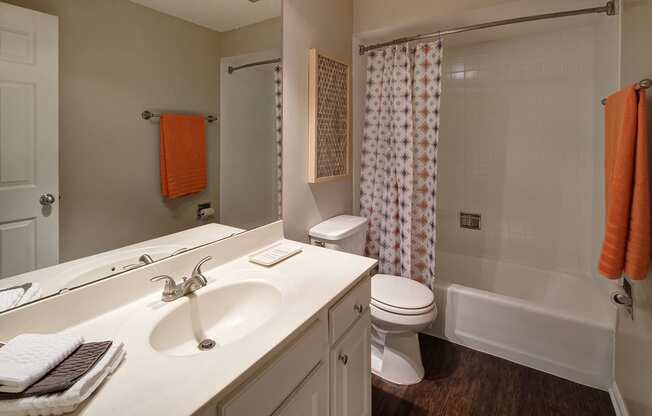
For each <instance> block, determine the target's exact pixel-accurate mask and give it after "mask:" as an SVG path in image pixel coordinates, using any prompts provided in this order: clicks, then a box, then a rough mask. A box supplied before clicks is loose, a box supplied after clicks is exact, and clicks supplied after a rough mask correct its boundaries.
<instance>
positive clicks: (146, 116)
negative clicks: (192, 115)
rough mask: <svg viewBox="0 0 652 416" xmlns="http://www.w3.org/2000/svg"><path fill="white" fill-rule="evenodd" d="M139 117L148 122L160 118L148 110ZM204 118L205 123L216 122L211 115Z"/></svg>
mask: <svg viewBox="0 0 652 416" xmlns="http://www.w3.org/2000/svg"><path fill="white" fill-rule="evenodd" d="M140 116H141V117H142V118H143V120H149V119H150V118H159V117H161V115H160V114H157V113H152V112H151V111H149V110H145V111H143V112H142V113H141V114H140ZM204 118H205V119H206V121H208V122H209V123H212V122H214V121H217V117H215V116H214V115H212V114H209V115H207V116H204Z"/></svg>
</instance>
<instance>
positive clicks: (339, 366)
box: [330, 309, 371, 416]
mask: <svg viewBox="0 0 652 416" xmlns="http://www.w3.org/2000/svg"><path fill="white" fill-rule="evenodd" d="M370 325H371V324H370V319H369V309H367V312H366V313H365V314H364V315H363V316H361V317H360V319H358V322H357V323H356V324H355V325H354V326H353V327H352V328H351V329H349V332H348V333H347V334H346V335H344V337H343V338H342V340H341V341H340V342H339V343H338V344H337V345H336V346H335V347H334V348H333V349H332V351H331V359H330V361H331V415H333V416H371V343H370V333H369V328H370Z"/></svg>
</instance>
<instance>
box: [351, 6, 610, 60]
mask: <svg viewBox="0 0 652 416" xmlns="http://www.w3.org/2000/svg"><path fill="white" fill-rule="evenodd" d="M593 13H605V14H606V15H607V16H613V15H615V14H616V5H615V3H614V1H613V0H610V1H608V2H607V4H605V5H604V6H600V7H590V8H587V9H578V10H569V11H566V12H556V13H546V14H537V15H534V16H525V17H516V18H513V19H505V20H497V21H494V22H487V23H480V24H477V25H471V26H462V27H457V28H454V29H446V30H440V31H437V32H432V33H424V34H421V35H415V36H407V37H403V38H398V39H393V40H390V41H387V42H382V43H376V44H373V45H366V46H365V45H360V55H364V54H365V53H366V52H368V51H371V50H374V49H379V48H382V47H385V46H392V45H400V44H402V43H406V42H412V41H415V40H424V39H430V38H437V37H440V36H446V35H453V34H455V33H462V32H469V31H472V30H478V29H486V28H489V27H496V26H504V25H511V24H514V23H523V22H533V21H535V20H545V19H556V18H558V17H567V16H577V15H581V14H593Z"/></svg>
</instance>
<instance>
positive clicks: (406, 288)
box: [369, 274, 437, 385]
mask: <svg viewBox="0 0 652 416" xmlns="http://www.w3.org/2000/svg"><path fill="white" fill-rule="evenodd" d="M369 307H370V310H371V370H372V372H373V373H374V374H376V375H377V376H379V377H381V378H383V379H385V380H387V381H390V382H392V383H395V384H403V385H408V384H416V383H418V382H420V381H421V380H423V376H424V369H423V364H422V362H421V349H420V347H419V337H418V333H419V332H420V331H422V330H423V329H425V328H426V327H427V326H428V325H430V323H431V322H432V321H433V320H434V319H435V317H436V315H437V307H436V305H435V299H434V295H433V293H432V291H431V290H430V289H429V288H428V287H426V286H424V285H422V284H421V283H418V282H415V281H414V280H410V279H405V278H403V277H398V276H390V275H384V274H377V275H375V276H373V277H372V278H371V304H370V306H369Z"/></svg>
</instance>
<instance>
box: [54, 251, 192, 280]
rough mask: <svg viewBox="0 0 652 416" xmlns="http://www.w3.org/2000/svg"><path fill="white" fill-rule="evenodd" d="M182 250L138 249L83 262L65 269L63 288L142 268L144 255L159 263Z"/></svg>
mask: <svg viewBox="0 0 652 416" xmlns="http://www.w3.org/2000/svg"><path fill="white" fill-rule="evenodd" d="M182 248H183V246H180V245H159V246H150V247H138V248H134V249H130V250H117V252H112V253H108V254H106V255H99V256H94V257H93V259H92V260H89V261H88V262H82V263H80V264H76V265H75V266H73V267H71V268H69V269H64V270H63V271H62V272H61V275H64V276H65V279H64V280H63V282H62V284H61V287H62V288H67V289H71V288H74V287H77V286H81V285H83V284H86V283H90V282H94V281H96V280H97V279H98V276H102V277H108V276H111V275H114V274H116V273H120V272H123V271H126V270H130V269H132V268H136V267H139V266H142V265H144V264H143V263H140V262H139V258H140V256H141V255H143V254H148V255H149V256H151V257H152V259H153V260H154V261H157V260H161V259H162V258H165V257H168V256H169V255H171V254H172V253H174V252H175V251H177V250H180V249H182Z"/></svg>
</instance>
